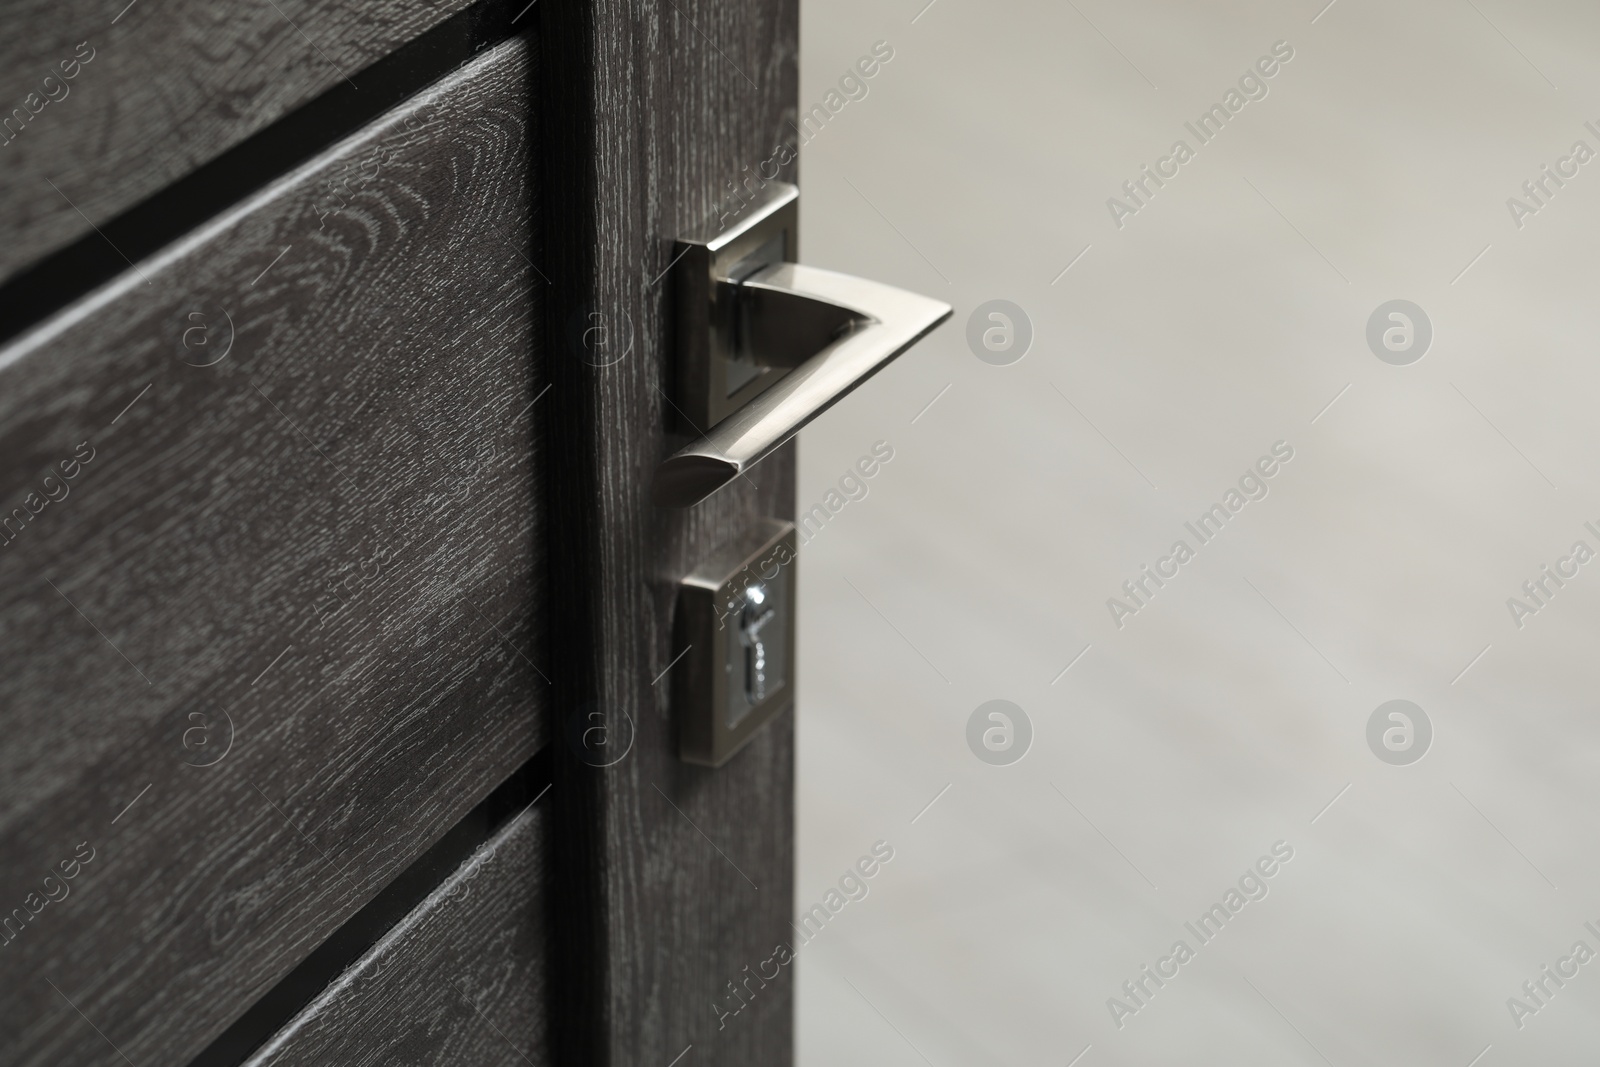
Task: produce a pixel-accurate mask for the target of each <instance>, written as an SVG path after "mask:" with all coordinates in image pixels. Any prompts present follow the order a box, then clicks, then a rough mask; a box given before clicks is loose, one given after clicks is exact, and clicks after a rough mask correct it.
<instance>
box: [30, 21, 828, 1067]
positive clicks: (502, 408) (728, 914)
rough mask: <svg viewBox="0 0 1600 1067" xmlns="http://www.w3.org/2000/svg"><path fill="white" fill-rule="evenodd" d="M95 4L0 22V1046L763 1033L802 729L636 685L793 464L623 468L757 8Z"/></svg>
mask: <svg viewBox="0 0 1600 1067" xmlns="http://www.w3.org/2000/svg"><path fill="white" fill-rule="evenodd" d="M113 6H114V7H117V8H118V10H112V11H106V10H102V9H101V8H100V7H99V5H91V4H89V3H87V2H82V0H72V2H69V3H66V4H51V5H45V4H32V5H24V6H23V8H21V9H19V10H18V11H17V12H15V13H14V19H15V22H16V27H15V29H16V32H15V33H13V34H11V35H8V38H7V42H6V43H3V44H0V58H3V62H0V70H3V71H4V72H5V73H3V74H0V107H3V108H5V109H6V111H5V117H4V119H3V122H4V132H3V134H0V140H3V144H0V159H3V160H4V163H5V166H4V167H3V168H0V203H3V205H4V208H5V210H4V212H0V220H3V221H0V667H3V669H0V730H3V735H4V738H5V740H4V742H3V743H0V1063H5V1064H8V1065H11V1064H15V1065H18V1067H24V1065H26V1067H32V1065H46V1064H50V1065H53V1064H59V1063H69V1062H81V1063H99V1062H105V1063H112V1062H117V1063H121V1062H124V1061H126V1062H129V1063H133V1064H137V1065H139V1067H146V1065H148V1064H153V1063H165V1064H197V1065H220V1064H233V1063H242V1062H246V1061H248V1062H253V1063H262V1064H265V1063H272V1064H286V1063H297V1062H304V1063H318V1062H340V1063H374V1064H376V1063H390V1062H405V1063H418V1064H423V1063H427V1064H433V1063H438V1064H445V1063H451V1064H454V1063H472V1064H480V1063H483V1064H498V1063H505V1064H516V1063H538V1064H543V1063H557V1062H560V1063H616V1064H625V1063H627V1064H631V1063H641V1064H666V1063H669V1062H673V1061H674V1060H675V1058H677V1057H683V1059H682V1062H684V1063H730V1064H732V1063H751V1062H759V1063H764V1064H765V1063H782V1062H787V1061H788V1059H789V1058H790V1057H791V1035H792V1025H791V995H790V990H791V988H792V986H791V985H790V979H789V976H788V972H787V969H785V970H783V971H782V972H781V973H780V975H779V977H777V978H775V979H772V980H762V979H760V978H756V979H754V980H752V979H751V977H750V975H751V973H752V972H754V971H757V970H759V965H760V964H761V963H762V962H763V961H767V960H769V959H771V958H772V957H773V956H774V953H775V949H776V946H778V945H779V944H781V943H784V942H786V941H787V940H788V937H789V935H788V933H787V931H788V930H789V925H788V919H789V911H790V905H791V893H790V877H791V871H792V855H791V852H792V823H793V753H792V732H791V726H790V721H791V720H790V717H789V716H788V715H787V714H786V715H783V716H780V717H779V719H778V720H777V721H775V722H774V723H772V724H771V725H770V726H769V727H768V728H766V729H765V730H763V731H762V732H761V733H760V734H759V735H758V736H757V737H756V739H755V740H754V741H752V742H751V743H750V744H749V746H747V747H746V748H745V749H744V750H743V751H742V752H741V753H740V754H739V755H738V756H737V757H736V758H735V759H734V760H733V761H732V762H730V763H729V764H727V765H726V766H724V767H721V768H718V769H706V768H699V767H691V766H689V765H687V764H684V763H681V762H680V761H679V760H678V758H677V749H676V744H675V741H674V725H673V715H674V709H673V708H672V706H671V701H670V692H671V686H670V684H669V682H667V681H663V680H662V679H663V677H664V672H666V671H667V670H668V668H669V667H670V665H671V664H672V662H673V660H674V657H675V656H676V655H677V654H678V653H679V652H680V651H681V649H677V648H674V647H673V617H674V615H673V613H674V600H675V589H676V584H677V581H678V579H679V578H680V577H682V575H683V574H685V573H687V571H688V570H689V569H691V568H692V567H693V566H695V565H696V564H697V563H698V562H699V561H700V560H701V559H702V558H704V557H705V556H706V555H707V554H708V553H711V552H713V551H714V550H715V549H716V548H717V547H719V546H720V545H722V544H724V543H726V542H727V541H728V540H729V539H730V538H732V537H735V536H736V535H737V534H738V533H739V531H740V530H742V529H744V528H745V527H747V526H748V525H749V524H751V523H752V522H755V521H757V520H759V519H762V518H787V517H789V516H790V515H791V513H792V511H791V508H792V500H791V498H792V493H793V459H792V454H791V453H790V452H789V451H788V450H785V451H783V452H780V453H779V454H777V455H774V456H772V457H771V458H769V459H768V460H767V461H766V462H765V463H763V464H762V465H761V467H760V468H759V469H758V470H757V471H755V472H754V473H753V476H752V477H751V478H750V479H749V480H748V481H747V482H746V481H741V482H740V483H739V484H737V485H735V486H732V487H730V488H728V489H727V490H725V491H723V492H721V493H719V494H717V495H716V496H715V497H713V498H711V499H710V500H708V501H706V502H705V503H703V504H701V505H699V506H697V507H695V508H691V509H686V510H666V509H659V508H655V507H653V506H652V505H651V504H650V502H649V500H650V496H649V492H650V475H651V473H652V472H653V471H654V469H655V467H656V465H657V463H658V462H659V460H660V459H661V458H663V457H664V456H665V455H667V454H669V453H670V452H671V451H672V450H673V449H674V448H676V447H677V446H678V445H680V444H682V443H683V441H684V440H685V439H686V438H685V435H684V434H683V433H681V432H680V431H678V430H676V429H674V428H673V427H674V425H675V424H674V422H673V420H672V419H671V418H670V417H669V416H670V409H669V403H668V401H667V400H666V398H665V393H664V392H663V389H664V388H665V387H666V384H667V382H668V381H669V378H670V374H671V366H672V364H671V360H672V357H673V352H672V347H671V346H670V345H669V343H668V337H669V331H670V329H671V326H672V324H671V321H670V318H669V315H668V303H667V289H668V284H669V283H668V281H667V280H666V279H665V278H664V277H663V272H664V270H665V268H666V267H667V265H668V263H669V261H670V253H671V244H672V240H671V239H672V238H673V237H674V236H676V235H677V234H678V233H680V232H685V231H687V230H689V229H692V228H694V227H696V226H697V225H699V224H701V223H703V222H704V220H705V219H706V217H707V216H708V214H710V213H713V212H715V211H716V210H717V206H718V202H719V198H720V196H721V195H722V193H723V192H724V191H725V189H726V186H727V183H728V182H730V181H737V180H738V179H739V178H740V177H741V174H742V172H743V168H744V167H745V166H746V165H749V164H754V163H758V162H760V161H762V160H765V159H768V158H769V157H770V156H772V154H773V151H774V148H775V146H777V145H779V144H780V143H783V142H785V141H786V140H788V139H790V138H792V134H786V131H788V130H789V129H790V123H791V121H792V119H793V114H794V102H795V88H796V85H795V82H796V73H795V46H796V22H797V19H796V11H795V7H794V5H793V4H792V3H776V2H762V3H758V4H751V5H742V6H740V7H738V8H727V7H725V6H724V5H710V4H707V3H704V2H699V0H682V2H679V3H668V4H665V5H661V6H659V7H658V6H655V5H650V4H646V5H643V6H639V5H616V6H614V7H613V6H610V5H604V4H555V3H551V2H550V0H540V2H538V3H535V4H527V3H520V2H519V3H509V4H508V3H499V2H493V0H489V2H480V3H477V4H471V5H468V4H464V3H453V4H447V5H438V6H435V7H431V8H429V9H428V10H427V11H426V12H421V11H420V10H414V9H413V8H412V7H407V6H405V5H398V6H397V5H393V4H387V3H377V2H371V3H362V4H359V5H355V6H351V5H335V4H324V3H322V2H321V0H300V2H298V3H293V4H291V3H288V2H286V0H278V2H275V3H268V4H266V5H263V6H262V7H261V8H260V9H256V8H250V9H249V10H242V11H240V12H232V13H230V14H229V15H227V16H226V17H223V16H222V15H221V14H219V13H218V12H216V11H214V10H213V9H212V8H211V7H210V6H209V5H205V4H201V3H198V2H193V3H189V2H182V3H178V4H156V3H154V2H153V0H135V2H134V3H132V4H128V5H127V6H126V7H123V6H121V5H113ZM13 105H14V106H13ZM782 176H783V177H784V178H786V179H787V180H793V177H794V175H793V173H792V165H791V167H790V168H789V170H788V173H785V174H784V175H782ZM597 722H598V723H602V724H604V727H605V732H604V736H605V742H604V745H605V746H608V747H603V748H601V749H600V750H598V751H597V750H596V744H595V741H594V738H595V736H596V735H595V734H594V733H592V732H590V728H591V727H592V726H593V725H594V724H595V723H597ZM767 973H770V971H768V972H767ZM734 1005H738V1006H739V1010H738V1011H737V1012H733V1011H730V1008H731V1007H733V1006H734Z"/></svg>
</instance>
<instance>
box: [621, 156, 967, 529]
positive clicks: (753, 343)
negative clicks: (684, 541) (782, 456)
mask: <svg viewBox="0 0 1600 1067" xmlns="http://www.w3.org/2000/svg"><path fill="white" fill-rule="evenodd" d="M766 193H767V198H766V199H765V200H764V201H762V202H761V203H760V204H759V205H757V206H755V207H753V208H751V209H748V210H750V211H751V214H750V215H749V216H747V217H746V218H745V219H744V220H743V221H742V222H741V223H740V224H739V225H737V226H735V227H731V228H729V229H726V230H724V231H721V232H719V233H717V234H715V235H709V236H704V237H701V238H697V239H685V240H682V241H680V242H679V247H678V253H677V254H678V257H679V259H678V266H677V267H676V268H675V270H676V271H677V276H676V278H675V283H676V285H677V294H676V295H677V300H676V303H677V311H678V350H677V373H676V381H675V388H676V391H677V397H676V398H675V399H674V406H675V407H676V408H677V409H678V411H679V412H680V413H682V415H683V417H684V421H685V422H686V423H687V424H688V426H689V428H690V429H691V430H693V431H695V432H697V433H698V434H699V436H698V438H697V439H696V440H694V441H693V442H691V443H690V444H688V445H686V446H685V447H683V448H681V449H679V450H678V451H677V452H676V453H674V454H673V455H672V456H670V457H668V458H667V459H666V460H665V461H663V462H662V464H661V465H660V466H659V467H658V468H657V469H656V474H655V482H654V485H653V486H652V491H651V492H652V497H653V499H654V500H655V503H656V504H657V505H659V506H661V507H689V506H691V505H694V504H697V503H699V502H700V501H702V500H704V499H705V498H706V497H708V496H710V495H711V494H712V493H714V492H716V491H717V490H718V489H720V488H722V487H723V486H724V485H726V484H728V483H729V482H731V481H732V480H733V479H735V478H737V477H739V476H740V475H741V474H743V473H744V472H745V471H747V470H749V469H750V468H751V467H752V466H754V465H755V464H756V463H758V462H760V461H761V460H762V458H764V457H765V456H767V455H768V454H770V453H771V452H772V451H773V450H775V449H777V448H778V447H779V446H780V445H782V444H783V443H784V442H786V441H788V440H789V438H791V437H793V436H794V435H795V434H796V433H798V432H799V431H800V428H801V427H803V426H805V425H806V424H807V423H809V422H810V421H811V420H812V419H814V418H816V417H817V416H818V415H820V414H822V413H823V412H824V411H826V410H828V408H830V407H832V406H833V405H834V404H835V403H837V402H838V401H839V400H840V399H841V398H843V397H844V396H845V395H846V394H848V393H849V392H850V391H851V390H853V389H854V388H856V386H858V385H860V384H861V383H862V382H864V381H866V380H867V379H868V378H870V377H872V375H873V374H875V373H877V372H878V371H879V370H881V369H882V368H883V367H884V366H885V365H887V364H888V363H889V362H890V361H891V360H893V359H894V358H895V357H896V356H899V355H900V354H901V353H903V352H905V351H906V349H908V348H910V347H911V346H912V345H914V344H916V343H917V341H919V340H921V339H922V338H923V337H924V336H926V335H927V334H928V333H929V332H930V331H932V330H933V329H934V327H936V326H938V325H939V324H940V323H942V322H944V321H945V320H946V319H948V318H949V317H950V313H951V308H950V305H948V304H946V303H943V302H942V301H939V300H933V299H931V298H929V297H925V296H921V295H918V294H916V293H911V292H907V291H906V290H904V289H899V288H896V287H895V286H892V285H884V284H882V283H880V282H873V281H868V280H866V279H864V278H856V277H852V276H850V275H848V274H839V273H836V272H834V271H829V270H820V269H818V268H816V267H806V266H802V265H800V264H799V263H796V262H794V260H795V258H796V252H797V241H796V237H797V222H798V211H797V207H798V199H799V190H797V189H796V188H795V187H794V186H792V185H786V184H783V183H780V182H769V183H767V190H766ZM702 427H705V428H704V429H702Z"/></svg>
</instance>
